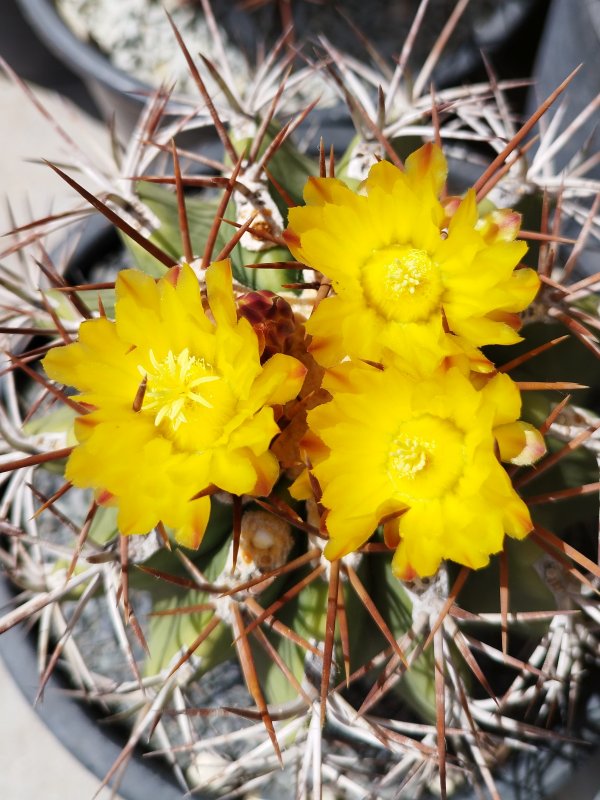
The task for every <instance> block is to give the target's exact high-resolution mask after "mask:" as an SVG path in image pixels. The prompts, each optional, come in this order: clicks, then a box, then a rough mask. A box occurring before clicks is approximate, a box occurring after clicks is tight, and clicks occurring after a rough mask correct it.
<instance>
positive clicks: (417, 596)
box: [0, 29, 600, 798]
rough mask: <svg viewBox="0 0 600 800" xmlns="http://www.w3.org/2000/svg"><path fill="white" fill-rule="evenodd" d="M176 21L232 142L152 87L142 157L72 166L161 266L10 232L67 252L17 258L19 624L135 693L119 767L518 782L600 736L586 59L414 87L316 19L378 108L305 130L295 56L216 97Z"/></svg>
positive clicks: (339, 80) (360, 97)
mask: <svg viewBox="0 0 600 800" xmlns="http://www.w3.org/2000/svg"><path fill="white" fill-rule="evenodd" d="M174 35H175V36H176V38H177V39H178V41H179V44H180V46H181V48H182V51H183V53H184V55H185V57H186V59H187V61H188V65H189V68H190V73H191V76H192V78H193V80H194V81H195V83H196V85H197V86H198V89H199V91H200V94H201V96H202V98H203V100H204V101H205V104H206V109H207V110H206V112H202V114H203V115H204V114H205V113H208V114H210V115H211V117H212V130H213V131H214V133H215V135H216V137H218V138H219V140H220V141H221V143H222V145H223V158H222V160H220V161H219V160H216V159H214V158H208V157H207V156H205V155H203V153H202V150H201V149H200V150H199V151H198V152H196V151H194V152H189V151H187V150H185V148H182V147H179V146H178V145H176V143H175V141H176V140H174V139H173V137H174V136H176V135H178V134H180V133H181V132H182V131H183V130H184V129H185V128H186V126H187V127H190V128H192V129H193V128H194V125H195V123H196V122H197V120H195V119H194V118H193V117H189V118H186V119H181V120H178V121H177V122H176V123H170V124H164V125H163V124H161V123H162V114H163V112H164V107H165V102H166V99H167V97H166V94H165V93H164V92H163V91H159V92H157V94H156V96H155V97H154V98H152V99H151V101H150V102H149V106H148V110H147V112H146V114H145V116H144V118H143V119H142V120H141V121H140V127H139V132H138V133H139V135H137V136H135V137H134V139H133V141H132V142H130V143H128V145H127V147H126V148H125V150H124V152H122V153H121V154H120V157H119V160H118V164H117V166H116V167H115V171H113V172H112V173H111V174H104V173H101V172H100V171H99V168H98V167H97V165H95V164H92V163H90V161H89V160H88V158H87V156H85V154H81V155H78V156H77V159H78V162H77V164H76V166H78V167H79V168H80V169H83V168H85V169H87V170H88V173H89V174H90V175H92V177H94V178H95V179H96V180H97V183H98V187H97V188H96V189H95V190H94V191H91V190H89V189H87V188H85V187H84V186H83V185H82V183H80V182H79V180H78V179H76V178H74V177H73V176H72V174H71V172H72V170H68V171H65V170H64V169H63V168H59V167H58V166H52V165H51V166H52V168H53V169H54V170H55V171H56V172H57V173H58V174H59V175H60V176H61V177H62V178H63V179H64V180H66V181H67V182H68V183H69V184H70V185H71V186H72V187H73V188H74V189H75V190H76V191H77V192H79V194H80V195H82V196H83V198H84V199H85V200H86V201H87V202H88V203H90V206H91V207H93V208H95V209H96V210H99V211H101V212H102V213H103V214H104V215H105V216H106V217H107V218H108V219H109V220H110V221H111V222H112V223H113V224H114V225H115V226H116V227H117V228H118V229H119V230H120V232H121V234H122V240H123V243H124V246H125V248H126V249H127V251H128V252H129V258H130V260H131V262H132V263H133V264H134V265H135V266H134V268H130V267H129V266H127V267H125V266H123V268H119V269H118V270H117V271H116V274H114V275H113V276H111V277H110V280H104V278H105V277H106V276H101V277H102V280H100V279H98V278H97V276H94V275H90V276H89V279H86V281H87V282H86V283H84V284H82V283H76V284H73V283H72V282H70V280H69V276H68V273H67V275H64V274H62V272H61V270H60V268H59V266H58V265H57V264H55V263H54V262H53V260H52V259H51V258H50V256H49V255H48V254H47V253H46V251H45V250H44V249H43V248H42V245H41V242H42V240H43V237H44V236H45V235H46V234H48V233H49V232H51V231H52V230H54V229H55V228H57V227H60V226H62V225H63V224H64V217H62V216H61V217H58V216H57V217H52V216H51V217H47V218H45V219H43V220H38V221H36V222H34V223H31V224H29V225H28V226H27V227H26V228H25V229H24V228H21V229H16V230H15V231H14V232H13V233H12V236H13V240H14V241H13V243H12V244H10V245H9V246H8V247H7V248H6V249H5V254H4V255H6V254H8V253H9V251H14V250H17V249H20V250H22V251H23V252H25V251H26V248H31V247H33V248H34V249H35V248H36V247H39V248H42V249H40V250H39V252H41V253H42V256H41V258H40V257H39V256H38V258H37V259H36V263H37V264H38V265H39V267H40V274H39V276H37V275H35V276H34V275H33V274H32V273H31V272H28V273H27V274H28V276H29V277H28V279H27V280H26V281H25V282H24V283H21V282H20V281H19V280H18V279H17V277H16V275H15V274H14V273H13V272H12V271H11V270H10V268H8V267H5V268H3V269H2V272H1V273H0V283H1V284H2V287H3V290H4V293H5V295H6V297H8V298H9V299H10V301H5V303H4V319H5V321H4V327H3V333H4V334H5V335H6V336H7V337H8V339H7V346H6V348H5V349H6V350H7V353H8V355H7V364H6V367H5V369H4V377H3V398H2V405H0V433H1V435H2V463H1V465H0V471H1V474H2V476H3V480H4V496H3V501H2V521H1V522H0V526H1V532H2V534H3V547H2V549H1V550H0V558H1V560H2V564H3V567H4V569H5V571H6V572H7V574H8V575H9V576H10V577H11V579H12V580H13V581H14V582H15V584H16V585H17V586H19V588H20V590H21V594H20V595H19V598H18V602H17V604H16V605H15V607H14V608H13V609H12V610H10V611H9V612H7V613H5V614H4V616H3V617H2V618H1V619H0V631H3V630H6V629H7V628H9V627H11V626H13V625H15V624H17V623H19V622H23V621H25V620H28V619H35V620H37V621H39V627H38V631H39V634H38V635H39V656H40V693H42V692H43V689H44V686H45V684H46V682H47V680H48V677H49V676H50V674H51V673H52V671H53V670H54V668H55V667H56V664H57V663H58V662H59V661H60V660H64V661H65V662H66V664H67V669H68V670H69V673H70V676H71V679H72V681H73V682H74V684H75V685H76V686H77V687H78V688H79V690H80V692H81V694H82V695H84V696H86V697H87V698H91V699H93V700H95V701H97V702H98V703H101V704H102V705H103V707H105V708H108V709H113V710H115V709H116V710H119V711H120V712H121V714H122V715H123V716H125V717H128V718H129V719H130V722H131V734H130V737H129V740H128V743H127V745H126V746H125V748H124V750H123V753H122V756H121V758H120V759H119V760H118V762H117V763H116V764H115V765H114V767H113V769H112V770H111V771H110V773H109V774H108V775H107V776H106V779H105V780H106V781H109V780H111V779H112V778H113V777H115V776H116V775H118V773H119V771H120V770H121V769H122V767H123V766H124V765H125V763H126V761H127V759H128V758H129V756H130V755H131V752H132V750H133V747H134V746H135V745H136V744H137V743H138V742H140V741H147V740H148V739H149V741H150V743H151V746H152V747H153V748H154V749H155V750H157V751H160V752H161V753H162V754H163V755H164V756H165V757H166V758H167V759H168V760H169V762H170V763H171V764H172V766H173V769H174V772H175V775H176V777H177V779H178V780H179V782H180V784H181V786H182V790H188V789H192V790H193V789H197V788H198V789H199V788H201V789H202V790H203V791H204V792H206V793H209V794H210V793H212V794H213V795H214V796H215V797H229V796H247V797H249V796H250V793H251V792H253V791H257V787H265V786H266V787H267V788H266V789H265V791H267V792H268V791H272V792H273V796H284V795H282V792H285V791H287V792H288V794H287V795H285V796H290V797H291V796H292V794H293V792H295V796H297V797H308V796H311V797H319V796H321V794H322V793H324V792H325V791H326V788H327V787H330V790H331V792H332V793H334V794H335V796H338V795H339V796H343V797H382V798H387V797H390V798H391V797H396V796H398V793H399V792H406V795H405V796H407V797H413V796H415V797H416V796H422V793H423V792H427V791H432V792H439V794H440V795H441V796H442V797H449V796H452V795H453V794H455V793H456V794H457V796H460V792H461V788H462V787H463V785H465V784H470V783H473V784H475V785H476V786H478V787H480V788H481V792H482V793H483V794H486V793H487V795H488V796H490V797H492V798H495V797H500V796H502V795H501V794H500V791H501V788H502V783H501V778H498V773H499V769H500V767H501V766H502V765H503V763H504V762H505V761H506V759H507V758H509V757H510V754H511V753H519V752H526V753H529V752H531V751H532V750H535V749H536V748H539V749H542V750H543V748H544V747H546V746H547V745H548V743H556V742H565V741H567V742H568V741H569V740H570V739H573V738H577V737H578V736H580V735H581V732H580V731H579V730H578V729H577V727H576V711H577V709H578V707H579V703H580V700H581V696H580V695H581V688H582V685H583V682H584V680H585V676H586V674H587V673H588V672H589V671H591V670H592V669H593V668H594V667H595V666H597V665H598V658H599V653H600V651H599V649H598V638H597V627H598V622H599V621H600V611H599V608H598V601H597V595H598V581H599V579H600V566H599V565H598V559H597V538H598V529H597V525H598V488H599V482H598V480H599V479H598V452H599V447H598V441H599V440H598V433H597V432H598V429H599V427H600V423H599V421H598V417H597V416H596V414H595V413H594V407H595V403H596V404H597V398H598V395H597V390H598V383H597V376H598V374H600V373H599V371H598V362H597V359H598V357H599V355H600V347H599V344H598V337H597V331H598V328H599V327H600V326H599V321H598V320H599V317H598V295H597V286H598V273H596V274H593V275H591V276H587V277H586V276H582V275H580V274H578V272H577V267H578V259H579V258H580V256H581V253H582V252H583V250H584V248H585V246H586V242H587V241H588V240H589V239H590V237H596V238H597V237H598V232H599V225H600V215H599V214H598V202H597V197H598V190H599V188H600V184H599V183H598V182H597V181H595V180H594V179H592V178H591V177H588V176H587V170H588V169H589V168H591V167H592V166H593V164H594V163H595V162H596V160H597V159H596V158H595V157H594V156H593V155H589V154H587V153H584V154H582V155H580V156H579V157H578V159H577V160H575V161H574V162H573V163H571V164H569V165H568V166H567V168H566V169H564V170H563V171H562V172H561V173H560V174H557V173H556V172H555V171H554V169H553V163H554V161H553V159H554V157H555V155H556V153H557V151H558V150H559V149H560V145H561V143H564V138H565V137H564V136H563V137H558V138H557V135H556V132H555V126H553V125H552V124H550V125H548V126H547V127H545V128H542V129H541V134H540V137H539V140H538V142H537V149H535V150H534V149H533V143H534V140H533V139H532V138H530V136H531V132H532V130H533V128H534V125H535V124H536V123H537V122H538V120H539V119H540V117H542V115H543V114H545V113H546V112H547V111H548V109H549V108H550V107H551V106H552V104H553V103H554V102H555V101H557V98H558V97H559V95H561V94H562V92H563V91H564V90H565V89H567V87H568V84H569V83H570V82H571V80H572V79H573V76H569V78H568V79H566V80H565V82H564V83H563V84H562V85H561V86H560V87H558V88H557V90H556V91H555V92H554V93H553V95H552V96H551V97H549V98H548V99H547V100H546V101H544V102H543V103H542V105H541V106H540V108H539V109H538V111H537V112H536V113H535V114H534V115H533V116H532V117H531V118H530V119H528V120H527V121H526V122H525V123H524V124H523V125H521V126H519V125H518V124H517V123H516V122H515V120H514V119H513V117H512V115H511V114H510V113H509V111H508V105H507V93H509V92H510V89H511V88H513V87H512V84H509V83H502V82H498V81H496V80H495V79H493V78H491V79H490V82H489V83H487V84H481V85H476V86H467V87H461V88H460V89H447V90H444V91H442V92H438V93H435V92H432V93H431V94H429V93H427V92H424V91H423V89H424V86H425V85H426V82H427V79H428V75H429V74H430V70H431V69H432V64H431V63H428V64H427V65H426V66H425V67H424V68H423V70H422V72H421V73H420V74H419V75H417V78H416V80H415V82H414V83H413V85H412V89H411V86H410V85H409V84H408V82H406V81H405V80H404V75H403V64H404V63H405V60H402V59H401V61H400V65H399V66H397V67H396V69H395V71H394V70H392V69H391V68H389V66H388V65H385V64H382V63H381V62H377V63H375V65H374V66H372V67H368V68H367V67H359V66H357V64H356V62H355V61H354V59H352V58H345V57H344V55H343V54H341V53H339V52H337V51H335V52H334V51H332V50H331V49H330V48H329V46H328V44H327V42H326V41H323V47H324V48H325V55H324V60H323V63H322V64H321V63H316V64H314V65H313V68H314V70H316V71H320V73H322V76H321V77H322V80H323V81H329V82H330V84H331V86H332V87H333V91H337V92H339V94H340V95H341V96H342V97H344V98H345V100H346V102H347V104H348V110H349V117H350V118H351V119H352V121H353V123H354V126H355V135H354V136H353V137H352V138H351V141H349V143H348V147H347V149H346V151H345V152H344V153H341V152H337V151H336V150H335V149H334V148H333V147H332V148H331V149H330V151H328V149H327V142H324V141H323V140H321V143H320V147H319V150H318V152H317V154H316V155H311V154H310V152H308V153H307V152H306V151H303V150H302V149H300V148H299V146H298V145H297V144H296V143H295V142H294V139H293V134H294V131H296V132H298V131H299V130H301V129H302V128H301V126H302V125H303V123H304V122H305V120H307V121H310V114H311V112H312V110H313V109H312V107H309V108H308V109H305V110H303V111H301V112H299V113H297V114H296V116H293V117H292V118H291V119H290V120H288V121H286V122H285V123H284V124H281V123H280V122H278V120H277V114H278V111H279V106H280V104H282V103H284V104H285V106H286V107H289V101H290V99H291V95H293V92H294V86H297V84H296V83H295V82H294V79H293V75H292V78H291V79H289V76H287V75H286V74H285V72H286V70H287V69H288V63H287V60H284V61H283V62H282V63H281V64H277V63H275V62H274V61H273V62H272V63H271V64H270V68H271V70H272V72H271V73H270V75H269V76H268V78H269V80H267V75H266V72H265V74H263V75H262V80H263V87H262V88H263V90H264V91H262V92H261V93H258V94H257V93H255V94H254V95H252V93H249V94H248V96H245V97H244V98H239V97H236V95H235V92H234V91H233V90H231V89H229V88H228V87H227V85H226V84H225V83H224V82H223V80H222V79H221V84H222V89H223V97H224V98H225V101H224V100H223V97H221V98H220V103H219V107H218V108H217V107H215V106H214V105H213V104H212V103H211V102H210V98H209V96H208V94H207V91H206V88H205V81H204V80H203V78H202V70H201V68H200V67H199V66H198V65H197V64H196V63H195V62H194V60H193V58H192V57H191V55H190V53H189V51H188V49H187V47H186V45H185V43H184V41H183V39H182V38H181V36H180V35H179V32H178V31H177V30H176V29H174ZM436 52H437V51H436ZM384 67H385V69H384ZM202 69H203V70H207V71H208V73H210V75H211V77H212V80H213V81H215V80H217V82H219V73H218V71H217V69H216V67H215V66H214V65H212V64H211V63H210V62H208V63H205V64H204V65H203V67H202ZM288 79H289V81H290V85H291V87H292V88H290V89H288V88H287V87H288V84H287V83H286V81H287V80H288ZM265 87H267V88H268V91H267V90H266V89H265ZM288 92H289V93H290V94H288ZM257 98H258V99H257ZM224 102H225V103H226V108H225V110H223V109H222V108H221V105H222V104H223V103H224ZM253 103H254V105H253ZM317 105H318V104H317ZM200 124H201V125H203V126H205V125H206V119H205V116H202V117H201V118H200ZM577 126H578V121H577V120H576V121H575V122H574V123H573V125H572V126H571V128H570V129H569V131H570V132H571V133H572V132H573V131H574V130H576V129H577ZM423 142H424V143H423ZM472 142H477V143H480V145H481V143H483V144H484V145H485V147H481V146H480V148H479V149H477V150H476V149H470V143H472ZM447 158H448V159H449V160H450V174H449V176H447ZM458 159H461V160H464V161H465V162H468V161H471V162H472V163H473V164H474V165H475V166H476V168H477V166H479V167H480V168H479V170H478V172H479V177H477V179H476V180H475V181H474V182H472V185H471V186H469V187H468V188H466V190H465V187H464V186H459V187H458V188H456V182H454V183H453V169H455V168H456V167H457V161H458ZM119 165H120V166H119ZM199 168H200V169H199ZM447 178H448V180H447ZM459 183H460V180H459ZM448 186H450V187H451V189H449V188H448ZM451 192H452V193H451ZM459 192H460V194H459ZM594 196H595V197H596V200H594ZM508 206H511V207H510V208H509V207H508ZM80 214H81V211H80V210H78V211H77V213H76V214H75V213H74V214H73V216H78V215H80ZM565 229H567V230H568V232H569V236H565V235H563V231H564V230H565ZM573 230H574V231H575V234H572V231H573ZM72 389H74V390H75V391H76V392H77V393H76V394H74V393H73V391H72ZM108 650H114V651H116V652H117V653H118V654H119V656H118V658H117V659H116V661H117V663H116V665H115V664H112V665H111V666H110V669H109V670H108V669H107V665H106V652H107V651H108ZM242 682H243V683H242ZM244 686H245V689H244ZM279 767H282V768H285V769H286V770H288V771H289V773H290V779H289V781H287V778H286V781H287V782H286V788H285V789H282V788H281V786H280V785H279V784H277V780H278V779H277V769H278V768H279ZM291 776H293V777H291ZM292 781H295V783H296V788H295V789H294V790H291V789H290V786H291V785H292V783H291V782H292ZM498 781H500V783H498ZM269 782H271V783H269ZM269 786H271V787H273V786H275V788H271V790H269V788H268V787H269ZM278 786H279V788H277V787H278ZM499 787H500V788H499Z"/></svg>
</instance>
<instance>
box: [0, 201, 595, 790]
mask: <svg viewBox="0 0 600 800" xmlns="http://www.w3.org/2000/svg"><path fill="white" fill-rule="evenodd" d="M119 252H123V250H122V246H121V245H120V242H119V237H118V235H117V233H116V231H115V229H114V228H113V227H112V226H111V225H110V224H109V223H107V222H106V221H105V220H104V219H103V218H102V217H100V216H93V217H91V218H89V219H88V220H87V221H86V222H85V223H84V230H83V234H82V237H81V240H80V243H79V245H78V247H77V248H76V251H75V253H74V255H73V256H72V258H71V259H70V261H69V265H68V275H69V277H70V279H71V280H72V281H73V282H76V283H77V282H81V281H82V280H85V279H86V277H87V276H89V273H90V269H91V268H92V267H93V266H94V265H96V264H98V263H99V262H100V261H102V262H104V261H105V260H106V257H107V256H114V255H115V254H117V256H118V254H119ZM124 259H125V256H123V260H124ZM118 260H119V263H120V257H119V256H118ZM13 598H14V591H13V589H12V588H11V586H10V585H9V583H8V581H7V580H6V579H2V576H1V575H0V607H3V606H7V605H8V604H10V603H11V602H12V601H13ZM0 657H1V658H2V659H3V660H4V662H5V663H6V666H7V667H8V669H9V671H10V673H11V674H12V676H13V678H14V681H15V683H16V684H17V685H18V686H19V688H20V689H21V691H22V692H23V693H24V695H25V696H26V698H27V699H28V700H29V701H30V702H33V700H34V698H35V696H36V693H37V689H38V679H39V676H38V672H37V659H36V652H35V643H34V639H33V638H32V637H31V636H30V635H28V634H27V632H26V631H25V630H24V628H22V627H19V628H13V629H11V630H9V631H7V632H6V633H4V634H2V636H0ZM66 688H68V685H67V683H66V680H65V679H64V678H63V677H62V676H61V674H60V673H55V674H54V676H53V677H52V678H51V680H50V682H49V684H48V686H47V688H46V691H45V693H44V699H43V702H42V703H40V704H39V705H38V706H37V707H36V711H37V713H38V714H39V716H40V718H41V719H42V721H43V722H44V723H45V724H46V725H47V726H48V727H49V728H50V730H51V731H52V732H53V733H54V734H55V736H56V737H57V738H58V739H59V740H60V741H61V742H62V743H63V744H64V745H65V747H67V748H68V749H69V750H70V751H71V752H72V753H73V755H74V756H75V757H76V758H77V759H78V760H79V761H80V762H81V763H82V764H83V765H84V766H85V767H87V768H88V769H89V770H90V771H91V772H93V773H94V774H95V775H97V776H98V778H99V779H102V778H103V777H104V776H105V775H106V773H107V772H108V770H109V769H110V767H111V766H112V764H113V763H114V761H115V760H116V759H117V757H118V755H119V753H120V752H121V749H122V748H123V746H124V745H125V743H126V741H127V733H126V732H125V731H124V730H121V729H119V728H118V727H115V726H109V725H104V724H102V718H101V716H100V714H99V713H96V712H95V711H94V709H93V707H90V706H85V705H83V703H80V702H77V701H75V700H73V699H71V698H70V697H68V696H66V695H65V693H64V691H63V690H64V689H66ZM598 688H599V687H598V685H597V683H596V682H595V679H594V677H593V676H592V677H591V680H589V681H588V694H587V698H586V699H585V700H584V701H583V702H582V703H581V704H580V709H579V719H578V720H577V723H576V734H575V735H576V736H577V737H578V738H580V739H584V740H586V741H589V742H590V743H594V748H595V747H597V743H598V741H599V740H600V694H599V692H598ZM594 748H592V746H591V745H590V748H589V752H588V751H586V749H584V748H581V747H580V746H576V745H575V744H573V743H569V742H564V741H560V740H559V741H554V742H552V743H544V742H542V743H540V749H539V751H537V752H535V753H527V752H526V753H523V754H520V755H518V756H516V757H511V758H510V759H509V760H508V761H507V763H506V764H505V765H504V768H503V770H502V771H501V773H500V775H499V776H498V777H497V778H496V780H497V785H498V788H499V791H500V794H501V797H502V800H600V757H599V755H600V753H599V752H598V751H597V750H595V749H594ZM291 792H292V789H291V788H290V794H289V795H288V796H285V797H284V796H282V797H281V800H289V799H290V798H291V796H292V794H291ZM119 794H120V795H121V796H122V797H123V798H124V800H148V798H151V799H152V800H181V799H182V797H183V790H182V789H181V788H180V787H178V786H177V785H176V783H175V781H174V778H173V776H172V773H171V772H170V771H169V769H168V767H166V766H165V765H164V764H162V763H161V762H160V760H158V759H154V758H152V759H147V758H143V757H142V754H141V751H138V752H136V753H135V754H134V756H133V758H132V759H131V761H130V763H129V765H128V767H127V770H126V772H125V774H124V777H123V780H122V782H121V784H120V786H119ZM195 796H196V797H200V796H199V795H195ZM452 797H453V798H454V799H455V800H475V798H476V797H478V795H476V794H475V793H474V792H473V790H472V789H471V788H470V787H468V786H464V787H462V788H461V789H460V790H458V791H457V793H456V794H454V795H452Z"/></svg>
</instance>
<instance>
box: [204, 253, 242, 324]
mask: <svg viewBox="0 0 600 800" xmlns="http://www.w3.org/2000/svg"><path fill="white" fill-rule="evenodd" d="M206 292H207V294H208V304H209V306H210V310H211V311H212V313H213V316H214V318H215V320H216V322H217V325H223V326H231V327H233V326H234V325H235V323H236V321H237V314H236V310H235V299H234V297H233V279H232V275H231V262H230V261H229V260H226V261H215V262H214V264H211V265H210V266H209V267H208V269H207V270H206Z"/></svg>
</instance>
